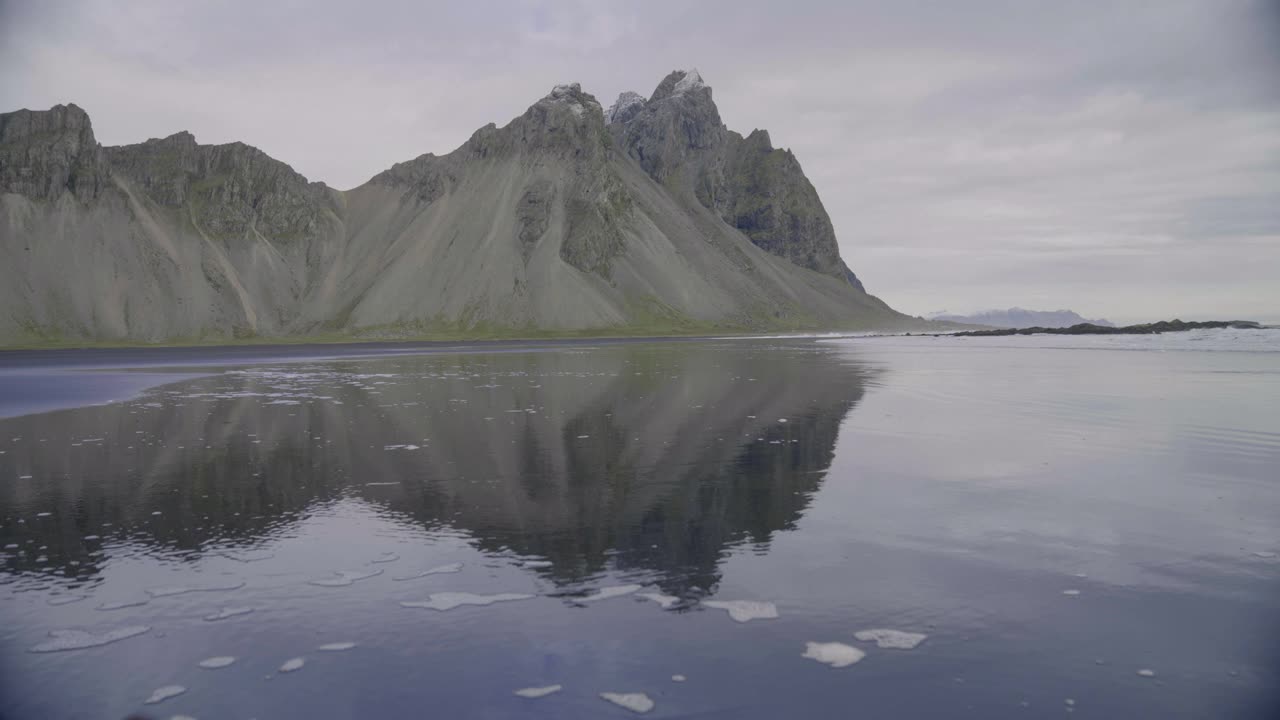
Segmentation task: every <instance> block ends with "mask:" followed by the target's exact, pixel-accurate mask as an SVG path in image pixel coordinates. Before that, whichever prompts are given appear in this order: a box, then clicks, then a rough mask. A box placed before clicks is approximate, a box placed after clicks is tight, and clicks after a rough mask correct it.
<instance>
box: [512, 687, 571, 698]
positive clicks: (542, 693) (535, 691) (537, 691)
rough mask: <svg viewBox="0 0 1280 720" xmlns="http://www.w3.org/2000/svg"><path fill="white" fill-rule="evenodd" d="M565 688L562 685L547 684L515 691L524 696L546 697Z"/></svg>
mask: <svg viewBox="0 0 1280 720" xmlns="http://www.w3.org/2000/svg"><path fill="white" fill-rule="evenodd" d="M563 689H564V688H563V687H562V686H560V685H547V686H546V687H529V688H521V689H520V690H516V691H515V693H516V694H517V695H519V696H520V697H523V698H533V699H537V698H540V697H546V696H548V695H550V694H552V693H558V692H560V691H561V690H563Z"/></svg>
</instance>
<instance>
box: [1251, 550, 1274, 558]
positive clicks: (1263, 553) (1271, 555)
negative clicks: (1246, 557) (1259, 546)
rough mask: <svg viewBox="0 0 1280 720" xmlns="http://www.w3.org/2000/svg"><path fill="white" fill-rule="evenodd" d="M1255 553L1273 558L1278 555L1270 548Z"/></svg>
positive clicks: (1261, 556) (1262, 556)
mask: <svg viewBox="0 0 1280 720" xmlns="http://www.w3.org/2000/svg"><path fill="white" fill-rule="evenodd" d="M1253 554H1254V555H1255V556H1257V557H1260V558H1273V557H1275V556H1276V554H1275V553H1273V552H1271V551H1270V550H1257V551H1255V552H1254V553H1253Z"/></svg>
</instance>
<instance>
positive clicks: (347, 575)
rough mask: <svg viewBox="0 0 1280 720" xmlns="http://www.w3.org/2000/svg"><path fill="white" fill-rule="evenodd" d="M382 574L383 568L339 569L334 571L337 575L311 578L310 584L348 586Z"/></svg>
mask: <svg viewBox="0 0 1280 720" xmlns="http://www.w3.org/2000/svg"><path fill="white" fill-rule="evenodd" d="M381 574H382V571H381V570H367V571H366V570H339V571H338V572H335V573H334V575H336V576H337V577H331V578H321V579H320V580H311V581H310V584H312V585H319V586H320V587H346V586H348V585H350V584H352V583H355V582H359V581H361V580H368V579H369V578H371V577H377V576H378V575H381Z"/></svg>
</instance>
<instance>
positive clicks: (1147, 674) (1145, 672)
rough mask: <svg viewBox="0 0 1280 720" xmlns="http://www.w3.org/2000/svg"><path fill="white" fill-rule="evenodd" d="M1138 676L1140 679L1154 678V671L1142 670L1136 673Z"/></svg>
mask: <svg viewBox="0 0 1280 720" xmlns="http://www.w3.org/2000/svg"><path fill="white" fill-rule="evenodd" d="M1138 674H1139V675H1141V676H1142V677H1155V676H1156V671H1155V670H1151V669H1148V668H1143V669H1141V670H1139V671H1138Z"/></svg>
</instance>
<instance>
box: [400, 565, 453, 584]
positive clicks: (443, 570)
mask: <svg viewBox="0 0 1280 720" xmlns="http://www.w3.org/2000/svg"><path fill="white" fill-rule="evenodd" d="M461 571H462V563H460V562H457V563H449V564H448V565H439V566H437V567H433V568H431V569H430V570H423V571H422V572H418V573H413V574H412V575H397V576H393V577H392V578H391V579H392V580H397V581H403V580H417V579H418V578H424V577H426V576H428V575H441V574H447V573H456V572H461Z"/></svg>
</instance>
